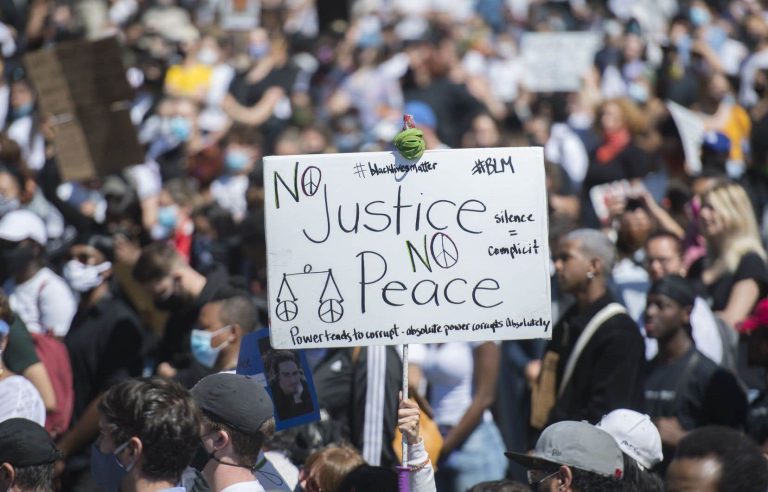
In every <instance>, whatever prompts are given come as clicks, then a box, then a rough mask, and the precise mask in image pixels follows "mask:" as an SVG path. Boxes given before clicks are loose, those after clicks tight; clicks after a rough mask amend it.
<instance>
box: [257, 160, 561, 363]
mask: <svg viewBox="0 0 768 492" xmlns="http://www.w3.org/2000/svg"><path fill="white" fill-rule="evenodd" d="M264 183H265V192H266V195H265V202H266V205H265V207H266V211H265V213H266V230H267V260H268V284H269V309H270V318H271V320H270V325H271V329H270V333H271V342H272V346H274V347H278V348H309V347H338V346H356V345H385V344H386V345H393V344H402V343H445V342H451V341H466V340H500V339H525V338H549V337H550V333H551V322H552V320H551V305H550V285H549V258H550V256H549V250H548V244H547V201H546V192H545V179H544V164H543V154H542V149H541V148H497V149H460V150H435V151H428V152H426V153H425V154H424V156H423V157H422V158H421V159H420V160H419V161H418V162H417V163H413V162H412V161H407V160H405V159H404V158H402V157H401V156H400V155H399V154H396V153H393V152H386V153H385V152H378V153H359V154H325V155H305V156H281V157H267V158H265V159H264Z"/></svg>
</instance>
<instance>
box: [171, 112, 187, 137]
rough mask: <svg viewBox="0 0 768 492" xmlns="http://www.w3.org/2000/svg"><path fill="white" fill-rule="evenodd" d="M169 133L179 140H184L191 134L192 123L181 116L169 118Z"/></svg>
mask: <svg viewBox="0 0 768 492" xmlns="http://www.w3.org/2000/svg"><path fill="white" fill-rule="evenodd" d="M170 129H171V134H172V135H173V136H174V137H176V138H177V139H178V140H179V141H181V142H186V141H187V140H189V137H190V136H191V135H192V125H191V124H190V123H189V121H188V120H187V119H186V118H184V117H183V116H174V117H173V118H171V126H170Z"/></svg>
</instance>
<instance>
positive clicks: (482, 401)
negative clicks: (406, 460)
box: [409, 342, 507, 492]
mask: <svg viewBox="0 0 768 492" xmlns="http://www.w3.org/2000/svg"><path fill="white" fill-rule="evenodd" d="M499 357H500V351H499V346H498V344H497V343H495V342H456V343H445V344H432V345H418V344H413V345H411V346H410V367H409V383H410V385H412V386H414V387H416V388H419V387H422V386H423V385H422V384H421V383H423V382H425V381H424V379H425V378H426V380H427V381H426V382H428V383H429V385H430V391H429V395H428V396H429V402H430V403H431V404H432V408H433V409H434V415H435V422H436V423H437V424H438V426H439V427H440V433H441V434H442V435H443V446H442V449H441V450H440V463H439V465H438V467H437V473H436V477H435V478H436V481H437V484H438V487H439V488H440V490H444V491H456V492H459V491H464V490H467V489H468V488H470V487H471V486H472V485H474V484H476V483H478V482H482V481H484V480H498V479H501V478H503V477H504V473H505V472H506V469H507V463H506V461H505V460H504V457H503V456H502V455H501V453H499V452H498V450H499V449H501V448H503V447H504V444H503V441H502V440H501V434H500V433H499V429H498V428H497V427H496V424H495V423H494V422H493V419H492V418H491V414H490V411H489V409H490V407H491V405H492V404H493V401H494V398H495V394H496V379H497V377H498V371H499Z"/></svg>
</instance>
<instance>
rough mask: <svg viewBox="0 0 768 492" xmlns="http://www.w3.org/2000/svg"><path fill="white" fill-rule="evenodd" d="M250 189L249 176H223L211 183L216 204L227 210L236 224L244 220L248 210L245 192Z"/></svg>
mask: <svg viewBox="0 0 768 492" xmlns="http://www.w3.org/2000/svg"><path fill="white" fill-rule="evenodd" d="M247 189H248V176H243V175H236V176H221V177H219V178H216V180H215V181H214V182H213V183H211V195H212V196H213V199H214V200H216V203H218V204H219V206H221V207H222V208H224V209H225V210H227V211H228V212H229V213H231V214H232V216H233V217H234V219H235V222H239V221H241V220H243V217H245V212H246V210H247V209H248V203H247V202H246V200H245V192H246V190H247Z"/></svg>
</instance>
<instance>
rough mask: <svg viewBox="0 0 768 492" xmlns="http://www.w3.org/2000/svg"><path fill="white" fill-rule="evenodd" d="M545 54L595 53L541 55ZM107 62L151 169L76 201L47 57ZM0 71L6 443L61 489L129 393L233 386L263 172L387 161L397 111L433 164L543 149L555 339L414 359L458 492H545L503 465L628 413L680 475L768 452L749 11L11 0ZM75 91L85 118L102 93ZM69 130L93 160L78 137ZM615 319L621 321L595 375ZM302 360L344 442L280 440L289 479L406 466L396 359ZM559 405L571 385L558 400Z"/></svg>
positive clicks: (260, 282)
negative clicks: (330, 459)
mask: <svg viewBox="0 0 768 492" xmlns="http://www.w3.org/2000/svg"><path fill="white" fill-rule="evenodd" d="M534 34H548V35H553V36H555V35H558V34H562V35H564V36H565V35H571V34H578V35H579V36H584V35H586V36H588V39H591V40H594V42H593V43H592V44H591V45H589V43H586V44H585V43H583V42H578V43H576V42H574V44H573V45H572V52H570V50H569V45H568V42H567V41H565V42H563V41H562V40H563V39H569V38H567V37H560V38H557V37H556V36H555V37H554V38H546V39H556V40H557V39H559V40H560V44H555V46H556V48H555V50H554V51H553V50H549V51H542V52H536V51H535V50H534V51H531V50H530V49H529V50H528V51H526V49H525V46H526V42H527V39H533V38H532V36H533V35H534ZM103 39H114V40H116V44H117V45H118V46H119V54H120V55H119V58H120V60H121V65H120V67H119V72H120V74H121V75H120V78H121V81H120V84H125V83H126V82H127V84H128V86H129V87H130V97H129V98H127V99H126V100H123V101H119V102H117V103H114V104H112V106H110V107H109V110H110V111H124V112H126V113H127V115H128V117H129V119H130V122H131V125H128V126H130V128H128V129H127V130H126V128H125V127H122V128H121V129H120V130H119V132H121V133H120V135H127V136H125V137H123V136H121V137H120V138H121V139H123V140H125V141H132V142H136V143H137V145H138V147H137V148H138V149H140V155H141V156H142V158H141V159H137V162H132V163H130V165H128V166H125V167H124V168H123V169H118V170H115V169H114V168H112V169H111V171H110V172H105V171H103V169H108V168H109V162H106V163H105V162H103V161H104V160H105V159H104V158H103V157H94V156H92V160H94V161H95V162H96V168H98V169H102V170H98V169H97V171H96V172H93V173H90V174H91V175H90V176H89V177H86V178H82V179H73V178H72V176H73V175H75V174H76V173H74V172H73V171H72V155H73V154H72V153H73V152H75V154H76V153H77V151H78V150H79V151H80V152H81V153H82V155H88V152H89V151H88V150H87V149H86V143H85V140H87V139H88V138H91V136H92V135H93V134H94V133H98V130H99V126H100V123H99V122H100V120H98V118H97V119H96V122H95V124H94V123H93V121H91V123H90V124H86V123H85V121H86V119H87V118H86V117H85V116H83V115H84V114H85V113H83V112H77V111H70V112H66V111H62V112H59V113H58V114H57V112H56V111H54V110H51V109H50V108H51V107H52V106H51V104H48V103H46V104H42V102H44V101H46V99H45V96H46V95H48V96H50V94H52V91H53V89H51V88H50V87H52V86H51V85H46V83H45V82H46V80H45V79H44V77H42V76H33V74H35V73H37V72H36V69H38V68H40V66H41V65H38V62H39V60H40V59H41V58H40V57H39V55H40V54H41V53H42V54H45V53H46V52H52V50H55V49H57V47H65V46H67V43H72V42H77V41H80V42H82V41H84V40H89V41H96V40H103ZM580 39H581V38H580ZM587 45H588V46H590V47H589V48H585V46H587ZM539 46H541V44H540V45H539ZM564 51H565V55H564V53H563V52H564ZM569 55H572V56H573V57H574V59H576V58H584V57H586V58H587V64H586V66H584V67H583V70H580V71H579V72H578V73H577V74H576V77H575V78H574V79H573V80H568V81H564V80H560V81H558V80H554V81H552V80H550V81H549V82H547V81H546V80H544V81H542V80H543V79H542V78H541V77H536V76H535V74H533V73H531V71H532V70H534V69H535V67H540V68H541V67H546V65H548V64H551V63H565V61H567V60H568V58H569ZM36 56H37V57H36ZM549 57H552V60H555V61H551V60H550V58H549ZM35 60H36V61H35ZM68 60H69V61H68ZM71 60H72V58H66V57H63V56H62V57H60V58H59V59H58V62H57V63H58V64H59V67H58V68H57V70H60V71H61V72H62V73H64V72H67V70H69V69H71V68H72V67H68V66H67V64H68V63H70V61H71ZM33 61H34V63H33ZM72 63H73V64H74V62H72ZM104 63H107V62H106V61H105V62H104ZM110 63H111V62H110ZM54 65H55V64H54ZM47 66H48V65H46V67H47ZM532 67H534V68H532ZM75 68H77V67H75ZM542 70H543V68H542ZM38 71H39V70H38ZM0 73H1V74H2V78H1V79H0V254H2V262H1V263H0V270H1V272H0V273H1V276H2V282H3V284H2V285H3V289H4V291H5V294H4V295H3V296H0V301H2V302H0V318H2V320H4V323H5V325H6V326H5V328H4V329H0V340H2V341H0V350H2V354H3V357H2V365H0V368H4V369H5V370H4V371H3V372H0V420H2V419H5V418H8V417H10V416H18V415H20V414H21V415H22V416H24V417H27V418H30V419H32V420H36V421H38V422H39V423H41V424H43V423H44V424H45V425H46V429H47V430H48V431H49V432H50V433H51V435H52V436H53V437H54V438H55V439H56V440H57V443H58V445H59V447H60V448H61V450H62V452H63V453H64V455H65V457H66V459H65V460H64V461H62V462H61V463H59V465H58V466H57V474H59V476H60V477H62V478H61V480H62V481H61V483H62V484H63V485H62V486H63V488H64V490H91V488H92V487H93V484H92V483H91V482H90V481H89V461H88V453H89V446H90V444H91V442H93V440H94V439H95V438H96V436H97V434H98V412H97V406H98V402H99V401H100V399H101V396H102V395H103V393H104V392H105V391H106V390H108V389H109V388H110V387H111V386H112V385H114V384H115V383H116V382H118V381H121V380H124V379H126V378H133V377H139V376H149V375H158V376H161V377H165V378H171V379H176V380H177V381H179V382H181V383H182V384H183V385H184V386H186V387H192V386H193V385H194V384H195V383H196V382H197V381H198V380H199V379H200V378H202V377H203V376H205V375H207V374H210V373H212V372H217V371H222V370H230V369H233V368H234V367H235V366H236V365H237V355H238V351H239V347H240V339H241V338H242V337H243V336H244V335H245V334H247V333H249V332H252V331H254V330H256V329H258V328H261V327H264V326H266V324H267V318H268V312H267V301H266V251H265V230H264V208H263V201H264V188H263V176H262V157H263V156H267V155H291V154H312V153H332V152H368V151H389V150H392V149H393V147H392V144H391V141H392V138H393V137H394V136H395V134H396V133H397V132H398V131H399V130H400V129H401V126H402V116H403V114H404V113H408V114H411V115H413V116H414V119H415V121H416V124H417V126H418V127H419V128H421V129H423V131H424V136H425V141H426V145H427V149H445V148H470V147H503V146H542V147H543V148H544V155H545V160H546V162H545V166H546V171H547V193H548V203H549V224H550V243H551V244H550V246H551V248H552V252H553V258H552V282H553V299H552V302H553V315H554V319H561V321H560V322H559V323H558V324H557V325H556V327H555V329H554V332H553V336H554V338H553V341H552V342H549V344H547V343H546V342H545V341H540V340H526V341H507V342H504V343H500V344H496V343H481V344H464V343H457V344H445V345H441V346H424V347H417V348H415V349H413V352H414V354H413V357H414V361H413V362H414V364H413V366H414V367H413V372H412V374H411V375H410V376H411V383H412V384H413V385H414V387H415V389H417V390H418V391H419V392H420V393H421V394H422V395H423V397H424V402H425V403H426V402H428V403H429V404H430V405H431V407H432V414H431V415H432V417H431V418H432V419H433V420H434V422H435V423H436V424H437V427H438V429H439V433H440V434H441V436H442V438H443V440H442V443H443V444H442V448H441V449H439V450H438V451H439V452H438V454H437V455H436V456H439V457H440V458H439V459H440V464H439V466H438V471H437V484H438V490H465V489H466V488H467V487H468V486H470V485H473V484H474V483H477V482H481V481H484V480H496V479H501V478H503V477H505V476H509V477H511V478H515V479H518V480H521V481H525V469H524V468H520V467H518V466H517V465H515V464H514V463H510V462H508V461H507V460H506V458H504V457H503V455H502V454H501V450H503V449H506V450H513V451H525V450H527V449H530V448H531V447H532V446H533V443H534V442H535V440H536V437H537V435H538V433H537V430H536V429H538V430H541V429H542V428H543V427H544V426H545V425H547V424H551V423H553V422H557V421H561V420H588V421H590V422H592V423H596V422H597V421H599V420H600V418H601V417H602V416H603V415H604V414H607V413H608V412H610V411H611V410H614V409H616V408H631V409H636V410H640V411H644V412H645V413H648V414H649V415H650V417H651V418H652V419H653V421H654V423H655V424H656V426H657V428H658V430H659V433H660V435H661V439H662V442H663V443H664V449H665V456H667V457H668V459H666V460H665V462H666V464H668V462H669V459H671V458H672V456H673V454H674V450H675V448H676V446H677V444H678V443H679V442H680V441H681V439H683V438H684V436H685V435H686V434H687V433H688V432H690V431H692V430H694V429H696V428H698V427H703V426H707V425H711V424H717V425H725V426H729V427H733V428H736V429H738V430H740V431H743V432H746V433H748V435H749V436H750V437H751V438H752V439H753V440H754V441H755V442H756V443H757V444H758V445H760V446H767V447H765V449H768V396H766V393H765V390H766V389H767V388H766V379H765V371H764V369H763V367H764V366H768V304H763V303H761V300H762V299H764V298H766V297H767V296H768V265H767V264H766V259H767V258H768V256H767V255H766V250H765V246H764V245H765V242H766V240H767V239H768V220H767V218H768V8H766V7H765V6H764V5H762V4H761V2H759V1H757V0H731V1H726V0H707V1H705V0H690V1H687V0H680V1H676V0H609V1H602V0H601V1H596V0H551V1H545V0H452V1H446V0H418V1H414V0H410V1H408V0H349V1H341V0H338V1H333V0H261V2H254V1H249V0H0ZM75 73H77V72H75ZM83 73H85V72H83ZM122 74H124V77H122ZM567 75H568V76H571V77H572V76H573V72H572V71H571V72H568V73H567ZM67 77H68V79H69V80H68V83H69V84H70V86H71V87H70V92H71V94H74V95H72V96H71V97H72V99H73V103H74V105H79V104H81V103H82V104H83V105H85V103H84V102H83V101H82V100H79V99H78V97H79V96H77V95H76V94H79V93H78V92H77V91H76V90H75V88H76V87H78V84H83V83H85V80H86V78H85V77H83V78H82V79H79V78H78V77H77V75H75V76H71V74H68V75H67ZM123 79H124V80H123ZM103 80H106V79H103ZM545 82H547V83H548V84H550V85H548V86H547V87H544V86H543V85H541V84H544V83H545ZM118 85H119V84H118ZM569 85H570V88H567V87H568V86H569ZM109 90H110V87H108V86H106V85H105V86H98V85H96V87H95V88H94V89H93V91H92V93H88V94H89V96H88V97H93V98H95V99H98V97H97V96H98V94H99V93H100V92H103V93H106V92H109ZM94 94H95V95H94ZM89 100H90V99H89ZM70 102H72V101H70ZM67 104H68V103H67ZM44 106H46V107H44ZM78 111H79V110H78ZM78 118H80V120H81V121H80V123H79V124H81V128H82V129H83V131H84V133H85V134H86V136H85V137H84V138H85V140H77V139H74V138H72V139H70V138H68V137H67V138H62V135H63V134H64V131H65V129H66V128H67V125H70V124H72V121H73V120H74V121H75V122H77V121H79V120H78ZM103 121H104V123H103V126H104V128H108V130H107V131H115V132H117V131H118V130H115V129H114V127H111V126H109V125H108V124H107V120H103ZM686 122H687V123H686ZM67 135H69V134H67ZM73 148H74V149H75V150H73ZM65 155H66V156H68V157H67V158H66V159H65ZM106 155H107V158H106V160H107V161H109V160H110V156H109V149H108V150H107V153H106ZM111 157H114V154H113V155H112V156H111ZM563 238H564V239H563ZM561 239H562V240H561ZM614 301H616V302H618V303H620V304H621V305H623V306H624V308H625V312H622V314H621V315H620V316H619V318H612V319H610V320H609V321H605V320H603V325H604V326H603V327H600V326H597V328H600V330H598V332H597V333H598V334H601V336H598V335H595V336H593V338H592V339H591V340H589V342H588V343H587V346H586V347H581V348H579V349H578V350H577V349H576V347H575V345H576V339H577V338H578V337H579V335H580V334H581V333H583V332H584V331H589V330H588V328H589V322H590V320H593V319H596V318H597V315H596V313H598V312H599V311H600V310H601V309H602V308H604V307H605V306H606V305H608V304H609V303H611V302H614ZM598 325H599V323H598ZM609 325H610V326H609ZM614 325H615V326H614ZM603 328H605V329H603ZM609 328H610V333H609ZM582 349H583V351H581V350H582ZM574 352H576V355H575V356H574V357H575V358H573V360H574V362H575V363H576V366H575V369H573V368H570V369H567V368H566V367H565V366H566V365H567V364H566V362H567V361H569V359H570V358H571V356H572V355H573V354H574ZM548 355H551V356H552V357H548ZM308 356H309V358H310V362H311V364H312V366H313V374H314V377H315V382H316V384H317V388H318V396H319V398H320V404H321V406H322V407H323V409H324V414H323V415H324V421H323V422H325V423H324V424H322V425H320V424H317V425H312V426H305V427H303V428H300V429H292V430H291V431H287V432H286V433H282V434H281V433H278V434H277V437H275V438H274V439H273V441H272V442H271V444H269V445H270V446H272V448H273V449H280V450H282V451H284V452H285V453H287V455H288V456H289V458H290V459H291V460H292V461H293V462H294V464H295V465H297V466H300V465H301V464H303V461H304V459H305V458H306V456H307V455H308V453H309V452H311V451H313V450H315V449H317V448H318V447H320V446H322V445H325V444H328V443H331V442H341V441H348V442H351V443H352V444H353V445H354V446H356V447H357V448H358V449H359V451H360V452H361V453H362V457H363V458H365V460H367V461H368V462H369V463H371V464H373V465H378V464H385V465H389V464H392V463H394V462H395V459H396V458H395V453H394V448H393V446H390V445H389V443H391V442H392V439H393V437H394V434H393V431H394V427H395V424H396V412H397V388H398V384H399V382H398V381H399V378H400V376H401V374H400V371H401V367H400V362H399V358H398V355H397V352H396V351H395V349H394V348H387V349H384V348H376V349H363V350H357V351H355V350H351V349H349V350H347V349H338V350H316V351H309V352H308ZM579 357H581V358H584V359H585V360H586V359H589V360H590V361H597V362H595V364H593V365H592V366H589V367H587V366H586V364H584V363H580V362H578V361H579ZM379 360H381V361H384V362H385V363H384V362H382V364H378V363H377V362H376V361H379ZM340 368H343V369H344V370H341V369H340ZM566 373H567V374H566ZM548 381H550V382H551V381H554V382H555V384H556V385H561V386H560V390H559V392H557V394H556V395H554V394H553V395H550V396H551V397H550V398H549V399H550V400H553V399H554V401H550V402H549V403H547V396H546V394H545V393H546V384H547V382H548ZM376 391H381V392H382V394H383V393H386V395H385V396H384V397H383V400H381V399H379V400H375V399H374V398H373V397H372V396H371V395H372V394H373V393H374V392H376ZM542 395H543V396H542ZM374 401H378V402H380V401H384V405H383V406H382V405H379V408H377V409H375V411H374V410H373V409H372V408H371V407H372V406H373V402H374ZM542 402H543V403H542ZM382 436H383V438H382ZM382 443H383V444H382ZM660 466H661V467H662V468H661V473H663V471H664V466H665V464H664V463H662V464H661V465H660ZM732 490H747V489H738V488H735V489H732Z"/></svg>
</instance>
